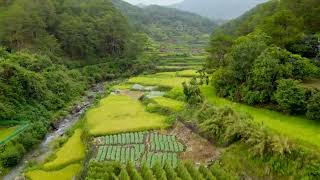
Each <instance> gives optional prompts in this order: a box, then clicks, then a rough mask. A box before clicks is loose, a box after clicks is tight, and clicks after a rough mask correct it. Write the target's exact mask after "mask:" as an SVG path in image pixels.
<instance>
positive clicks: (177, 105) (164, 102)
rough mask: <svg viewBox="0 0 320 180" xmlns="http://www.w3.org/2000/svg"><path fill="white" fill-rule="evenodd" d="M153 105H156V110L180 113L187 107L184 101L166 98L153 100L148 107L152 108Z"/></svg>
mask: <svg viewBox="0 0 320 180" xmlns="http://www.w3.org/2000/svg"><path fill="white" fill-rule="evenodd" d="M152 104H154V108H159V109H160V108H161V109H168V110H169V111H170V112H179V111H181V110H182V109H183V108H184V106H185V103H184V102H182V101H177V100H174V99H170V98H166V97H155V98H152V102H151V103H150V104H149V105H148V107H152V106H150V105H152ZM148 107H147V108H148Z"/></svg>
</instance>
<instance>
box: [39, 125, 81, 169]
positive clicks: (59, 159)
mask: <svg viewBox="0 0 320 180" xmlns="http://www.w3.org/2000/svg"><path fill="white" fill-rule="evenodd" d="M81 135H82V130H80V129H77V130H76V131H75V133H74V134H73V135H72V136H71V137H70V138H69V139H68V141H67V142H66V143H65V144H64V145H63V146H62V147H61V148H60V149H59V150H58V151H57V153H56V158H55V159H54V160H53V161H51V162H48V163H46V164H44V169H59V168H61V167H64V166H66V165H68V164H71V163H75V162H78V161H81V160H82V159H83V158H84V155H85V152H84V151H85V150H84V144H83V142H82V140H81Z"/></svg>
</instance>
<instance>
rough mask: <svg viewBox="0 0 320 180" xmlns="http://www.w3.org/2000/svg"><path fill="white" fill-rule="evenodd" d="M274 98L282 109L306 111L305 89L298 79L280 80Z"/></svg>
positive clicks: (296, 111) (296, 112) (298, 111)
mask: <svg viewBox="0 0 320 180" xmlns="http://www.w3.org/2000/svg"><path fill="white" fill-rule="evenodd" d="M274 100H275V101H276V102H277V103H278V106H279V108H280V109H281V110H283V111H287V112H289V113H294V114H299V113H303V112H304V111H305V90H304V88H303V87H301V86H300V85H299V82H298V81H295V80H292V79H282V80H279V81H278V87H277V90H276V91H275V93H274Z"/></svg>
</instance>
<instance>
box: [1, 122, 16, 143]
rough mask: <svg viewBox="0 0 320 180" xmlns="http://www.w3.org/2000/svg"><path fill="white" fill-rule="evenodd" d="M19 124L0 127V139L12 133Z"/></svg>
mask: <svg viewBox="0 0 320 180" xmlns="http://www.w3.org/2000/svg"><path fill="white" fill-rule="evenodd" d="M18 128H19V126H13V127H0V141H1V140H4V139H5V138H6V137H8V136H9V135H11V134H12V133H14V132H15V131H16V130H17V129H18Z"/></svg>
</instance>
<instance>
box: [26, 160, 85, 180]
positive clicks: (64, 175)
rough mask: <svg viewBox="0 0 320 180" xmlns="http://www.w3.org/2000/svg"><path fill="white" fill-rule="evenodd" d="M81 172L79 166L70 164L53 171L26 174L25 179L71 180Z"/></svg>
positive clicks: (37, 171) (35, 171)
mask: <svg viewBox="0 0 320 180" xmlns="http://www.w3.org/2000/svg"><path fill="white" fill-rule="evenodd" d="M80 170H81V165H80V164H71V165H69V166H67V167H65V168H62V169H60V170H55V171H44V170H34V171H29V172H27V173H26V177H27V178H29V179H32V180H71V179H73V177H75V176H76V175H77V174H78V173H79V172H80Z"/></svg>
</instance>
